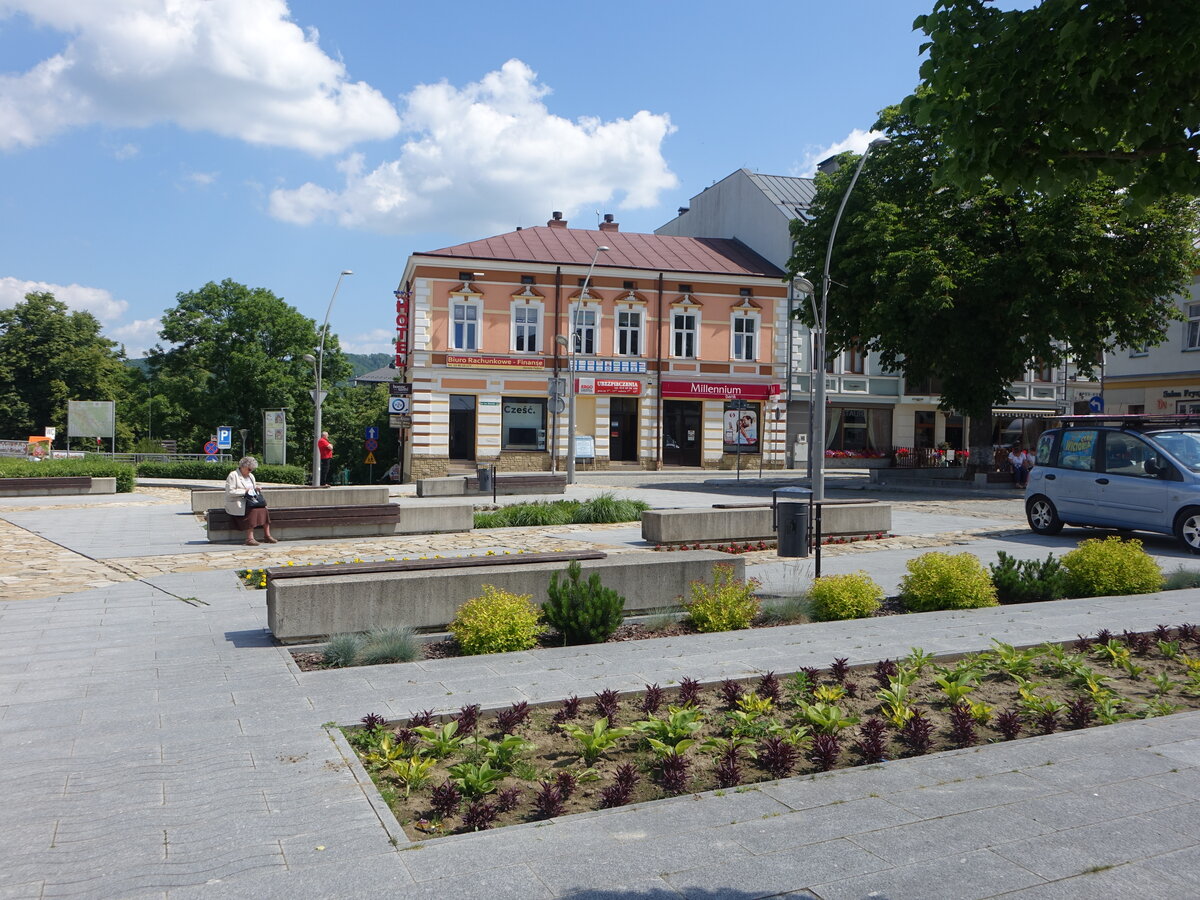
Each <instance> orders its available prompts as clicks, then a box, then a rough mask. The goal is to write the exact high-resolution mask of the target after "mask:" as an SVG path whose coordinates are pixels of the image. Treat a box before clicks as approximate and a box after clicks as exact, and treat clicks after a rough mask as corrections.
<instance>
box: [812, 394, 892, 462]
mask: <svg viewBox="0 0 1200 900" xmlns="http://www.w3.org/2000/svg"><path fill="white" fill-rule="evenodd" d="M825 435H826V437H825V449H826V450H833V451H835V453H837V452H845V453H850V454H874V453H878V454H883V453H885V452H887V451H888V450H890V449H891V446H892V411H891V410H890V409H853V408H848V407H842V406H832V407H830V408H829V413H828V415H827V417H826V423H825Z"/></svg>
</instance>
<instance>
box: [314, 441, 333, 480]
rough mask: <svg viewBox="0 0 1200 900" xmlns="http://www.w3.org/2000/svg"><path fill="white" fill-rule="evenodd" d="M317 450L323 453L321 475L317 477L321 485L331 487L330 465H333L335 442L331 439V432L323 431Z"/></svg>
mask: <svg viewBox="0 0 1200 900" xmlns="http://www.w3.org/2000/svg"><path fill="white" fill-rule="evenodd" d="M317 451H318V452H319V453H320V454H321V476H320V478H318V479H317V484H318V485H319V486H320V487H329V467H330V466H331V465H333V444H332V443H331V442H330V440H329V432H328V431H322V432H321V439H320V440H319V441H317Z"/></svg>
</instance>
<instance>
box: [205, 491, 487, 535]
mask: <svg viewBox="0 0 1200 900" xmlns="http://www.w3.org/2000/svg"><path fill="white" fill-rule="evenodd" d="M268 503H270V501H268ZM268 509H270V511H271V532H272V533H273V534H275V536H276V537H278V538H281V539H283V540H303V539H305V538H346V537H379V536H391V535H397V534H441V533H445V532H452V531H470V530H471V528H472V527H473V526H474V524H475V518H474V511H473V510H472V509H471V508H470V507H469V506H425V505H420V506H418V505H410V504H404V505H401V504H398V503H374V504H362V505H358V506H305V507H286V506H285V507H270V506H268ZM204 519H205V528H206V530H207V532H208V540H209V541H210V542H213V543H219V542H232V541H240V540H243V539H245V534H244V533H243V532H241V531H236V530H234V528H233V523H232V522H231V521H230V516H229V514H228V513H227V512H225V510H224V509H209V510H206V511H205V513H204ZM276 532H278V533H276Z"/></svg>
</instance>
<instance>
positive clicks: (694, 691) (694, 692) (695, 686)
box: [679, 678, 701, 706]
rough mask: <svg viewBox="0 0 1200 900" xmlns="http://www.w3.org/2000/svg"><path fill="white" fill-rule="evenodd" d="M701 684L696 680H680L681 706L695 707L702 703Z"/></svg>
mask: <svg viewBox="0 0 1200 900" xmlns="http://www.w3.org/2000/svg"><path fill="white" fill-rule="evenodd" d="M700 692H701V691H700V682H698V681H697V680H696V679H695V678H681V679H679V705H680V706H695V705H696V704H698V703H699V702H700Z"/></svg>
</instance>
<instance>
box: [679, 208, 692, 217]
mask: <svg viewBox="0 0 1200 900" xmlns="http://www.w3.org/2000/svg"><path fill="white" fill-rule="evenodd" d="M690 208H691V207H688V206H681V207H679V215H681V216H682V215H683V214H684V213H685V212H687V211H688V210H689V209H690Z"/></svg>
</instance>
